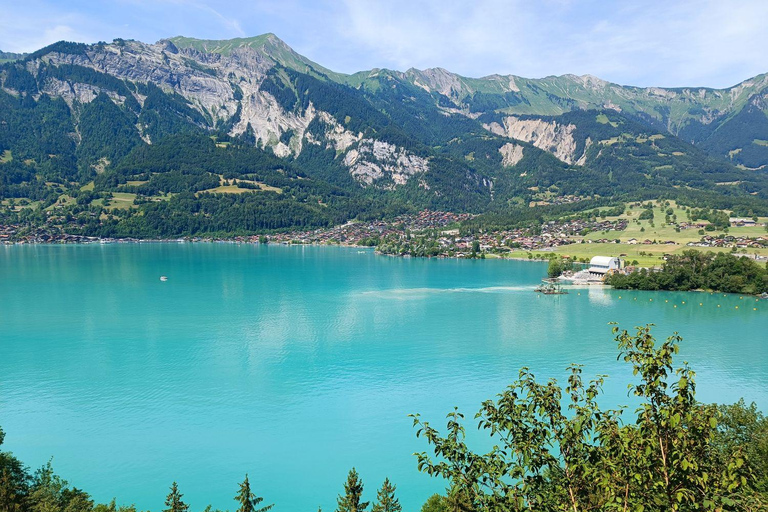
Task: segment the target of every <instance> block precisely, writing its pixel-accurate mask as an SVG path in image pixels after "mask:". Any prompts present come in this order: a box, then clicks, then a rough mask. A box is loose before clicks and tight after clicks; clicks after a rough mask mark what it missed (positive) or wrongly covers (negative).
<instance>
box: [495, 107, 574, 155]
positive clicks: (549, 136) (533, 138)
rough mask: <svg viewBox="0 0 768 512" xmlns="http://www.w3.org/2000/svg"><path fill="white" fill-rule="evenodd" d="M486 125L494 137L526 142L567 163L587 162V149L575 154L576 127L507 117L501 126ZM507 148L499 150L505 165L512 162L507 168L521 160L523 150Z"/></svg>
mask: <svg viewBox="0 0 768 512" xmlns="http://www.w3.org/2000/svg"><path fill="white" fill-rule="evenodd" d="M485 126H486V129H487V130H489V131H491V132H493V133H495V134H497V135H502V136H505V137H509V138H512V139H517V140H522V141H525V142H529V143H531V144H533V145H534V146H536V147H537V148H539V149H543V150H544V151H548V152H550V153H552V154H553V155H555V156H556V157H557V158H558V159H559V160H561V161H563V162H565V163H567V164H577V165H583V164H584V161H585V160H586V149H585V150H584V151H583V152H582V154H580V155H577V154H576V140H575V139H574V137H573V132H574V130H575V129H576V125H573V124H560V123H558V122H556V121H545V120H543V119H521V118H519V117H516V116H508V117H505V118H504V125H503V126H502V125H500V124H499V123H496V122H494V123H490V124H487V125H485ZM509 146H510V145H509V144H507V145H506V146H503V147H502V148H501V149H500V150H499V151H501V152H502V155H503V156H504V158H505V161H506V162H514V163H511V164H510V165H515V164H516V163H517V162H518V161H519V160H520V159H522V147H520V146H514V145H513V146H512V148H510V147H509ZM587 147H589V145H587ZM505 148H506V149H505ZM516 148H519V150H517V149H516ZM518 154H519V157H518V156H517V155H518Z"/></svg>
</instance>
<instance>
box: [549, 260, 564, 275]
mask: <svg viewBox="0 0 768 512" xmlns="http://www.w3.org/2000/svg"><path fill="white" fill-rule="evenodd" d="M562 273H563V266H562V264H561V262H560V258H551V259H550V260H549V266H548V267H547V275H548V276H549V277H558V276H559V275H560V274H562Z"/></svg>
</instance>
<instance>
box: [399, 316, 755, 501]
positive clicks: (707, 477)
mask: <svg viewBox="0 0 768 512" xmlns="http://www.w3.org/2000/svg"><path fill="white" fill-rule="evenodd" d="M614 333H616V341H617V342H618V347H619V351H620V356H619V357H620V358H622V359H623V360H624V361H626V362H627V363H629V364H630V365H631V366H632V368H633V372H634V374H635V375H638V376H639V382H636V383H633V384H631V385H630V391H631V393H632V394H633V395H634V396H636V397H637V398H638V400H639V401H640V405H639V406H638V408H637V409H636V411H635V413H636V415H635V417H634V418H633V419H631V420H630V421H628V422H626V423H625V422H624V421H622V416H623V413H624V409H619V410H602V409H601V408H600V407H599V406H598V404H597V401H596V399H597V397H598V396H599V395H600V393H601V389H602V384H603V382H604V376H599V377H597V378H596V379H595V380H593V381H591V382H589V383H586V382H584V381H583V380H582V377H581V367H580V366H578V365H572V366H571V367H570V376H569V378H568V384H567V386H566V387H565V388H564V389H563V388H561V387H560V386H559V385H558V384H557V382H556V381H554V380H550V381H548V382H547V383H545V384H541V383H538V382H537V381H536V379H535V377H534V375H533V374H532V373H531V372H530V371H529V370H528V369H527V368H523V369H522V370H521V371H520V378H519V380H517V381H516V382H515V383H513V384H512V385H511V386H510V387H509V388H507V390H506V391H504V392H503V393H502V394H501V395H500V396H499V398H498V400H496V401H492V400H488V401H486V402H484V403H483V406H482V408H481V410H480V411H479V412H478V413H477V415H476V418H478V419H479V428H481V429H483V430H486V431H488V433H489V435H490V436H491V437H492V438H494V439H495V440H496V441H497V444H496V445H495V446H494V447H493V448H492V449H491V450H490V451H489V452H488V453H485V454H478V453H475V452H473V451H472V450H470V448H469V447H468V446H467V444H466V443H465V430H464V426H463V421H462V420H463V418H464V416H463V415H462V414H461V413H459V412H458V411H457V410H454V411H453V412H451V413H450V414H449V415H448V432H447V434H446V435H442V434H440V433H439V432H438V431H437V430H436V429H435V428H433V427H432V426H430V424H429V423H428V422H425V421H422V420H421V418H420V417H419V416H418V415H415V416H414V425H415V426H417V427H418V431H417V436H418V437H424V438H425V439H426V440H427V442H428V443H429V444H431V445H432V446H433V448H434V455H435V458H433V457H431V456H429V455H428V454H427V453H419V454H417V458H418V467H419V470H420V471H424V472H426V473H428V474H430V475H434V476H441V477H443V478H446V479H448V480H449V481H450V482H451V484H452V492H453V493H455V495H456V496H459V497H460V496H463V497H466V499H467V501H468V502H469V507H468V508H465V510H479V511H502V510H503V511H533V510H572V511H574V512H578V511H580V510H607V511H610V510H616V511H618V510H622V511H624V510H638V511H640V510H644V511H653V512H657V511H658V512H662V511H680V512H683V511H686V512H687V511H694V510H695V511H699V510H757V509H758V507H759V506H765V505H766V504H765V503H764V501H761V498H760V497H759V495H757V494H756V493H755V492H754V482H753V480H752V475H751V473H750V470H749V464H748V462H747V459H746V457H745V455H744V453H743V450H742V448H741V447H740V446H739V447H736V448H735V449H733V450H730V451H729V452H728V456H727V457H725V458H724V457H722V456H721V454H720V453H719V452H718V449H717V443H716V440H717V437H716V436H717V432H718V431H717V419H718V416H719V415H718V411H717V408H716V407H715V406H711V405H704V404H701V403H699V402H697V401H696V399H695V389H696V388H695V382H694V375H695V374H694V372H693V371H692V370H691V369H690V368H689V367H688V366H687V365H685V364H684V365H683V366H682V367H681V368H677V369H673V366H672V359H673V355H674V354H677V353H678V343H679V342H680V341H681V338H680V337H679V336H677V334H675V335H673V336H672V337H670V338H668V339H667V340H666V341H665V342H663V343H661V344H660V346H657V345H656V342H655V339H654V338H653V336H652V335H651V328H650V326H645V327H639V328H637V331H636V333H635V334H630V333H629V332H627V331H626V330H624V331H619V330H618V328H614ZM563 394H565V396H566V398H567V413H566V412H565V411H564V410H563V408H562V405H561V400H562V398H563ZM726 459H727V460H726ZM750 507H751V508H750ZM457 510H461V509H457Z"/></svg>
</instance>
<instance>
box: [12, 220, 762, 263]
mask: <svg viewBox="0 0 768 512" xmlns="http://www.w3.org/2000/svg"><path fill="white" fill-rule="evenodd" d="M473 217H474V215H472V214H466V213H463V214H457V213H451V212H441V211H430V210H424V211H421V212H419V213H416V214H409V215H401V216H399V217H396V218H395V219H394V220H392V221H372V222H348V223H346V224H343V225H339V226H334V227H331V228H322V229H315V230H309V231H293V232H286V233H275V234H269V235H260V236H259V235H256V236H233V237H228V238H214V237H183V238H180V239H178V240H183V241H192V242H199V241H200V242H202V241H209V242H213V241H231V242H241V243H258V242H261V243H265V242H268V243H282V244H322V245H342V246H350V247H376V248H377V250H378V251H379V252H380V253H383V254H389V255H395V256H425V257H438V258H477V257H484V256H485V255H492V256H495V257H499V256H502V257H504V256H512V257H525V255H526V253H530V252H531V251H538V252H546V251H553V250H555V249H557V248H559V247H563V246H567V245H572V244H578V243H586V244H590V243H603V244H606V243H615V244H619V243H622V242H621V241H620V240H619V239H618V238H615V237H611V236H606V237H604V238H599V239H586V238H585V235H587V234H589V233H595V232H600V233H603V234H610V233H611V232H615V233H617V236H618V233H619V232H622V231H624V230H625V229H626V228H627V225H628V221H627V220H626V219H618V220H597V219H592V220H587V219H579V218H577V219H570V220H566V221H548V222H545V223H543V224H542V225H540V226H533V227H527V228H517V229H511V230H499V231H489V232H479V233H462V232H461V230H460V229H459V228H458V227H456V226H459V225H460V224H461V223H462V222H464V221H467V220H470V219H472V218H473ZM731 224H732V225H733V226H744V225H755V222H754V221H753V220H752V219H731ZM680 227H681V229H699V228H702V227H704V224H695V223H692V224H689V223H681V224H680ZM155 241H157V240H155ZM99 242H100V243H116V242H147V241H146V240H139V239H98V238H94V237H87V236H81V235H74V234H67V233H59V232H55V231H53V230H50V229H49V228H46V227H37V228H29V227H25V226H21V225H14V224H10V225H0V244H25V243H26V244H35V243H37V244H50V243H54V244H55V243H64V244H66V243H99ZM623 243H624V244H629V245H638V244H639V245H659V244H661V245H679V243H678V242H675V241H674V240H650V239H644V240H639V239H636V238H630V239H629V240H625V241H624V242H623ZM686 245H687V246H690V247H701V248H725V249H732V250H734V249H741V250H742V252H744V251H743V250H749V249H752V248H768V233H766V235H764V236H757V237H746V236H732V235H718V236H714V235H702V236H701V238H700V240H698V241H692V242H688V243H687V244H686ZM537 257H544V258H546V256H542V255H537ZM754 257H755V258H756V259H765V258H764V257H763V258H761V257H760V256H754ZM580 261H581V262H582V263H586V262H587V259H586V258H582V259H581V260H580Z"/></svg>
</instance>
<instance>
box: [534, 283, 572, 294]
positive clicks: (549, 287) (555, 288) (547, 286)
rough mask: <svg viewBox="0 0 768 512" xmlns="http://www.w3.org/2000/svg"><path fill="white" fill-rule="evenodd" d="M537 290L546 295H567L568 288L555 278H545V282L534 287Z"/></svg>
mask: <svg viewBox="0 0 768 512" xmlns="http://www.w3.org/2000/svg"><path fill="white" fill-rule="evenodd" d="M533 291H535V292H537V293H543V294H544V295H567V294H568V290H564V289H563V287H562V285H561V284H560V283H559V282H558V281H556V280H554V279H544V280H543V282H542V283H541V284H540V285H539V286H537V287H536V288H534V290H533Z"/></svg>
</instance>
